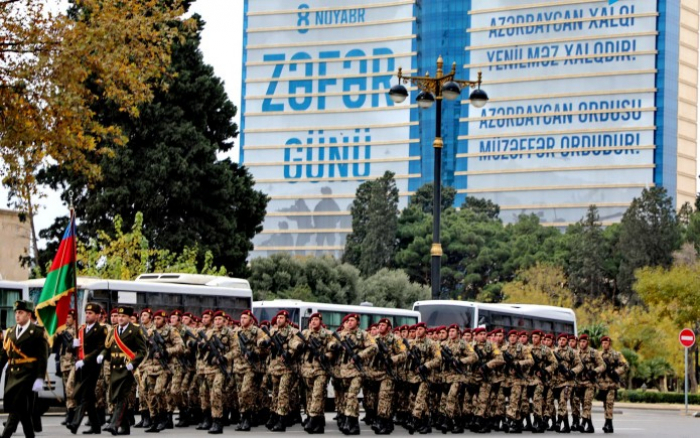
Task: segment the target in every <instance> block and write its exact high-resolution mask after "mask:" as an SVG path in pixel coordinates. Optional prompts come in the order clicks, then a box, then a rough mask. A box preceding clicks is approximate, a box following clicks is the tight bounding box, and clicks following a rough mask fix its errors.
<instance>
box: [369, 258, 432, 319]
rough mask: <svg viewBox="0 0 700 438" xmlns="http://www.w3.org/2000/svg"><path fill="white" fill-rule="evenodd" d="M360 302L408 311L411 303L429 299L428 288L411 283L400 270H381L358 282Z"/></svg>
mask: <svg viewBox="0 0 700 438" xmlns="http://www.w3.org/2000/svg"><path fill="white" fill-rule="evenodd" d="M358 289H359V296H360V301H361V302H365V301H367V302H370V303H372V304H373V305H375V306H379V307H392V308H397V309H401V308H403V309H410V308H411V307H412V306H413V303H414V302H416V301H420V300H428V299H430V288H429V287H427V286H425V285H420V284H417V283H412V282H411V281H410V280H409V278H408V275H406V273H405V272H403V271H402V270H400V269H396V270H389V269H387V268H383V269H381V270H380V271H379V272H377V273H376V274H374V275H372V276H371V277H369V278H366V279H362V280H360V283H359V286H358Z"/></svg>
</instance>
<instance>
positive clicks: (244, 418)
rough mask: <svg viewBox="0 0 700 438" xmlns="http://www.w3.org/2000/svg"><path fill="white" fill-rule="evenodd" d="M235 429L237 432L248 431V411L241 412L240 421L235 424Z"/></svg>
mask: <svg viewBox="0 0 700 438" xmlns="http://www.w3.org/2000/svg"><path fill="white" fill-rule="evenodd" d="M236 431H238V432H250V412H243V413H242V414H241V421H240V423H238V426H236Z"/></svg>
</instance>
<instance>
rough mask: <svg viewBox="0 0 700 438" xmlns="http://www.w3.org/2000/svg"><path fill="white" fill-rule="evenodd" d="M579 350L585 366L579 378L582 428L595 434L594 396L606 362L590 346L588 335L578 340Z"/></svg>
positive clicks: (577, 388)
mask: <svg viewBox="0 0 700 438" xmlns="http://www.w3.org/2000/svg"><path fill="white" fill-rule="evenodd" d="M578 343H579V350H578V355H579V358H580V359H581V364H582V365H583V371H582V372H581V374H579V376H578V386H577V387H576V391H577V392H578V397H579V400H580V401H581V403H582V405H583V409H582V410H581V419H582V423H581V428H580V431H581V432H583V433H594V432H595V428H594V427H593V422H592V421H591V408H592V407H593V395H594V393H595V384H596V381H597V380H598V376H600V375H601V374H602V373H603V372H604V371H605V362H603V358H602V357H601V356H600V353H598V352H597V351H596V350H594V349H593V348H590V347H589V345H588V335H587V334H585V333H584V334H582V335H581V336H579V338H578Z"/></svg>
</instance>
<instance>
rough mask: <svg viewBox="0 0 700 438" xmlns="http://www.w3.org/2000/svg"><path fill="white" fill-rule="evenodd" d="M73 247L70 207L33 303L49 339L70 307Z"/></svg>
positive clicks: (73, 266)
mask: <svg viewBox="0 0 700 438" xmlns="http://www.w3.org/2000/svg"><path fill="white" fill-rule="evenodd" d="M76 250H77V246H76V240H75V214H74V212H73V210H71V215H70V224H68V228H66V232H65V233H63V238H62V239H61V244H60V245H59V247H58V253H57V254H56V257H55V258H54V259H53V263H52V264H51V269H49V273H48V275H47V276H46V280H45V281H44V288H43V289H42V290H41V295H40V296H39V301H38V303H37V305H36V317H37V319H38V320H39V323H41V324H42V325H43V326H44V328H45V329H46V332H47V334H48V335H49V339H50V340H53V335H54V334H55V333H56V332H57V331H58V330H59V329H61V328H62V327H63V326H65V324H66V319H67V318H68V311H69V310H70V308H71V300H72V298H73V295H74V294H75V276H76V269H77V268H76V265H75V260H76Z"/></svg>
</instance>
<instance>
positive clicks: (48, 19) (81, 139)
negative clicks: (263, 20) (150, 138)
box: [0, 0, 189, 237]
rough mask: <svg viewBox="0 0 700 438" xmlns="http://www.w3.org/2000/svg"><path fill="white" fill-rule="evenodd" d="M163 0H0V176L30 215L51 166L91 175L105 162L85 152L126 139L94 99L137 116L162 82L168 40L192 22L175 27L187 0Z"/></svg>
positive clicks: (101, 151)
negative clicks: (70, 9) (53, 1)
mask: <svg viewBox="0 0 700 438" xmlns="http://www.w3.org/2000/svg"><path fill="white" fill-rule="evenodd" d="M157 3H158V4H156V2H147V1H143V0H124V1H120V2H103V1H100V0H76V4H79V5H80V6H81V8H82V10H83V11H84V12H83V13H79V14H76V15H74V16H68V15H67V14H62V13H54V12H51V11H49V10H47V8H46V7H45V6H46V2H45V1H42V0H22V1H3V2H2V3H1V4H0V21H1V22H2V30H3V31H2V32H0V108H2V117H1V118H0V133H2V135H0V161H1V162H2V163H3V166H2V168H0V178H2V182H3V184H4V185H6V186H8V187H9V188H10V194H11V202H12V205H13V207H15V208H18V209H20V210H21V211H22V212H23V213H25V214H27V215H28V219H29V220H30V221H31V220H33V215H34V214H35V208H36V205H35V203H36V202H37V199H38V196H39V195H38V190H37V181H36V173H37V172H38V171H39V170H40V169H42V168H43V167H44V166H45V163H47V162H55V163H57V165H59V166H61V165H64V166H70V167H71V168H72V170H73V171H75V172H77V173H81V174H83V175H85V177H86V178H88V179H89V180H91V181H94V180H95V179H97V178H98V177H99V167H98V166H97V165H96V163H95V162H94V161H91V160H88V159H86V157H87V156H88V155H108V154H110V153H112V149H111V147H109V146H108V144H109V145H113V146H119V145H122V144H123V143H124V142H125V141H126V139H127V137H126V136H125V135H124V133H123V132H122V131H121V130H120V129H119V127H117V126H115V125H113V124H110V123H107V122H106V121H104V120H102V119H101V118H100V117H99V115H97V114H96V113H95V112H94V111H93V108H92V105H93V103H94V102H95V101H96V100H99V99H108V100H109V101H111V102H112V103H113V105H114V106H115V108H117V109H118V111H119V112H121V113H122V114H124V115H125V116H136V115H138V108H139V105H141V104H142V103H144V102H147V101H149V100H150V99H151V98H152V97H153V90H154V88H157V87H159V86H161V85H162V83H161V79H162V78H164V77H165V76H166V74H167V66H168V65H169V64H170V47H171V45H172V43H173V41H174V40H176V39H177V38H179V36H180V34H181V31H182V30H184V29H187V27H188V23H189V21H185V22H181V23H182V24H183V25H182V26H170V25H169V23H175V22H180V21H179V20H180V17H181V16H182V15H183V13H184V7H183V2H181V1H179V0H171V1H167V2H157ZM88 79H89V81H88ZM33 233H34V237H36V232H33Z"/></svg>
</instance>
